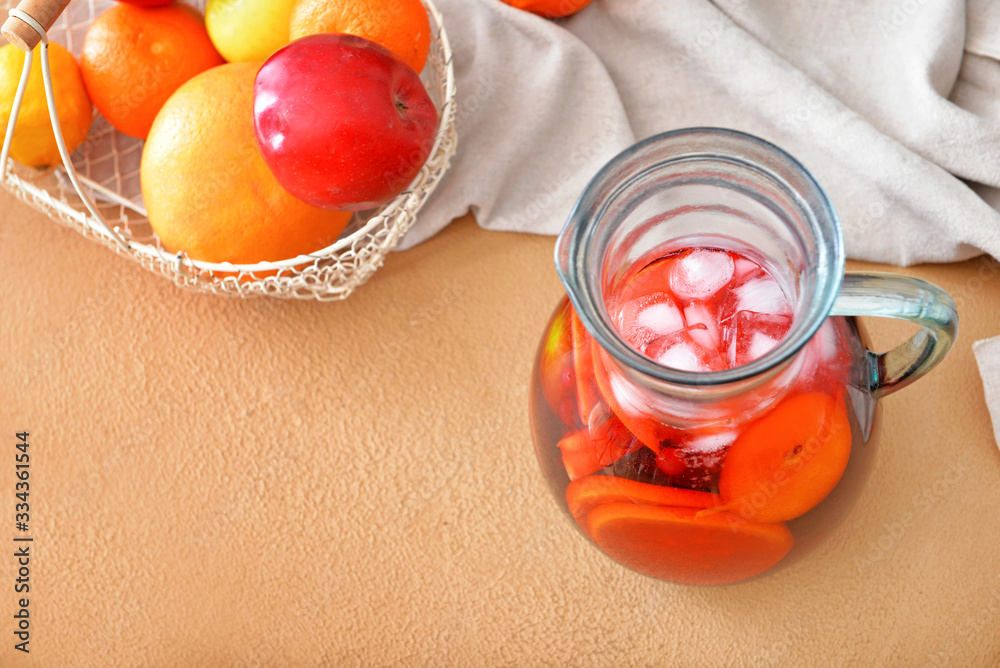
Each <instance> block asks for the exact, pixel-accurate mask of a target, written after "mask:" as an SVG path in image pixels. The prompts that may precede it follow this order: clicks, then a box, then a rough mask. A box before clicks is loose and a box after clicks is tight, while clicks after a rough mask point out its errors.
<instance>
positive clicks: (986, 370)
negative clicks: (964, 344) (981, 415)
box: [972, 336, 1000, 445]
mask: <svg viewBox="0 0 1000 668" xmlns="http://www.w3.org/2000/svg"><path fill="white" fill-rule="evenodd" d="M972 352H973V353H975V355H976V364H978V365H979V375H980V376H982V377H983V392H984V394H985V395H986V405H987V406H988V407H989V409H990V416H991V417H992V419H993V437H994V438H995V439H996V442H997V445H1000V336H997V337H994V338H992V339H986V340H984V341H976V342H975V343H974V344H973V345H972Z"/></svg>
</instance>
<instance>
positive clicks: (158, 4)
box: [118, 0, 174, 7]
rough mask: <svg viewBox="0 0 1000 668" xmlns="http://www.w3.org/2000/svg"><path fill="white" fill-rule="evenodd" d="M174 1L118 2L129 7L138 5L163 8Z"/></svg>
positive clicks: (144, 0)
mask: <svg viewBox="0 0 1000 668" xmlns="http://www.w3.org/2000/svg"><path fill="white" fill-rule="evenodd" d="M173 1H174V0H118V2H124V3H126V4H129V5H137V6H139V7H162V6H163V5H169V4H170V3H171V2H173Z"/></svg>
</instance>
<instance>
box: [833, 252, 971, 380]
mask: <svg viewBox="0 0 1000 668" xmlns="http://www.w3.org/2000/svg"><path fill="white" fill-rule="evenodd" d="M830 315H843V316H877V317H880V318H899V319H901V320H908V321H910V322H913V323H916V324H918V325H920V327H921V329H920V331H919V332H917V333H916V334H914V335H913V336H912V337H910V338H909V339H908V340H906V341H904V342H903V343H901V344H899V345H898V346H896V347H895V348H893V349H892V350H890V351H888V352H885V353H874V352H872V351H868V369H869V390H870V391H871V392H872V393H873V394H874V395H875V396H876V397H883V396H885V395H887V394H891V393H892V392H895V391H896V390H899V389H901V388H904V387H906V386H907V385H909V384H910V383H912V382H914V381H915V380H917V379H918V378H920V377H921V376H923V375H924V374H926V373H927V372H928V371H930V370H931V369H933V368H934V367H935V366H937V364H938V362H940V361H941V360H942V359H944V356H945V355H947V354H948V351H949V350H950V349H951V346H952V344H953V343H954V342H955V337H956V336H958V311H957V310H956V309H955V301H954V300H953V299H952V298H951V296H950V295H949V294H948V293H947V292H945V291H944V290H942V289H941V288H939V287H938V286H936V285H934V284H933V283H929V282H927V281H925V280H922V279H919V278H913V277H911V276H902V275H900V274H887V273H882V272H853V271H849V272H847V273H846V274H845V275H844V281H843V283H842V284H841V288H840V294H838V295H837V300H836V302H835V303H834V305H833V310H832V311H831V313H830Z"/></svg>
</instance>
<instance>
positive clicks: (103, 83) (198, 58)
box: [80, 3, 225, 139]
mask: <svg viewBox="0 0 1000 668" xmlns="http://www.w3.org/2000/svg"><path fill="white" fill-rule="evenodd" d="M224 62H225V61H224V60H223V58H222V56H220V55H219V52H218V51H216V50H215V47H214V46H212V41H211V40H210V39H209V38H208V32H207V31H206V30H205V22H204V21H203V20H202V17H201V15H200V14H199V13H198V12H196V11H195V10H194V9H192V8H191V7H188V6H187V5H183V4H174V5H168V6H166V7H138V6H134V5H126V4H121V3H119V4H116V5H115V6H113V7H111V8H109V9H108V10H107V11H105V12H103V13H102V14H101V15H100V16H98V17H97V19H96V20H95V21H94V22H93V23H92V24H91V26H90V28H89V29H88V30H87V35H86V37H84V40H83V52H82V53H81V56H80V66H81V68H82V70H83V80H84V83H86V85H87V92H88V93H90V97H91V99H92V100H93V101H94V106H96V107H97V110H98V111H100V112H101V114H102V115H103V116H104V117H105V118H106V119H108V121H109V122H110V123H111V125H113V126H115V128H117V129H118V130H120V131H121V132H124V133H125V134H127V135H132V136H133V137H138V138H139V139H145V138H146V135H147V134H148V133H149V128H150V127H151V126H152V125H153V119H154V118H156V114H157V112H159V111H160V107H162V106H163V103H164V102H166V101H167V98H169V97H170V95H171V94H172V93H173V92H174V91H175V90H177V89H178V88H179V87H180V85H181V84H182V83H184V82H185V81H187V80H188V79H190V78H191V77H193V76H194V75H196V74H198V73H199V72H204V71H205V70H207V69H209V68H210V67H215V66H216V65H221V64H222V63H224Z"/></svg>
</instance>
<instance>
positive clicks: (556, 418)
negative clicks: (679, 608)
mask: <svg viewBox="0 0 1000 668" xmlns="http://www.w3.org/2000/svg"><path fill="white" fill-rule="evenodd" d="M617 286H618V287H617V288H616V289H615V290H613V291H611V292H610V293H609V294H608V295H607V296H606V298H605V306H606V308H607V312H608V315H609V317H610V319H611V321H612V322H613V324H614V326H615V329H616V330H617V332H618V334H619V335H620V336H621V338H622V339H623V340H625V341H627V342H628V343H629V344H630V345H631V346H632V347H633V348H635V350H637V351H638V352H640V353H641V354H643V355H645V356H646V357H648V358H649V359H651V360H653V361H655V362H657V363H658V364H660V365H662V366H664V367H668V368H672V369H677V370H681V371H688V372H711V371H720V370H724V369H731V368H734V367H737V366H741V365H744V364H748V363H750V362H752V361H754V360H756V359H758V358H760V357H762V356H764V355H766V354H767V353H769V352H770V351H771V350H773V349H774V348H775V347H776V346H778V345H779V343H780V342H781V340H782V338H783V337H784V336H785V335H786V334H787V333H788V331H789V329H790V328H791V326H792V324H793V319H794V312H795V309H794V304H793V302H792V299H791V298H790V297H789V295H788V293H787V292H786V290H785V288H784V287H783V286H782V285H781V283H780V282H779V281H778V280H777V279H776V278H775V276H774V274H772V272H770V271H769V270H768V269H767V267H766V266H764V263H762V262H759V261H758V260H756V259H754V256H753V254H752V253H751V252H749V251H747V252H740V251H736V250H733V249H731V248H726V247H724V246H722V245H720V246H719V247H715V246H712V245H706V244H699V245H697V246H695V247H688V248H683V249H680V250H676V251H672V252H669V253H666V254H663V255H660V256H657V257H653V258H648V259H645V260H643V261H641V262H639V263H636V266H634V267H632V268H631V269H630V270H629V271H628V272H626V274H625V275H624V277H623V278H622V279H621V280H619V281H618V283H617ZM860 338H862V337H861V335H860V334H859V333H858V332H857V330H856V324H855V323H854V321H853V320H849V319H844V318H828V319H827V320H826V322H825V323H824V324H823V326H822V328H821V329H820V331H819V332H818V333H817V334H816V335H815V336H814V337H813V338H812V339H811V340H810V341H809V343H808V344H807V345H806V347H805V348H804V349H802V350H801V351H800V352H799V353H798V357H797V359H796V361H795V365H796V366H795V367H794V369H795V373H794V374H793V375H792V377H791V378H790V380H789V381H788V383H787V385H786V386H783V387H782V388H781V393H780V396H778V397H776V399H775V401H774V404H773V405H771V406H768V408H767V410H766V411H764V412H763V413H761V414H760V415H751V416H747V415H743V414H738V415H731V416H723V418H722V419H713V420H711V421H707V422H706V423H704V424H697V423H695V424H692V423H690V422H687V423H684V422H683V421H675V420H673V419H671V416H670V415H665V414H663V413H662V412H661V413H657V411H656V410H653V409H651V408H649V407H648V406H643V405H642V398H641V396H640V397H638V398H637V395H636V393H635V392H634V391H633V388H630V387H629V386H628V384H627V383H626V382H625V381H623V380H622V379H621V378H619V377H617V376H616V375H615V373H614V370H613V369H612V368H609V362H608V360H609V358H608V357H607V356H606V355H605V354H602V351H601V350H600V348H599V347H598V346H597V345H596V344H595V343H594V342H593V340H592V339H591V337H590V335H589V333H588V332H587V330H586V329H585V327H584V326H583V323H582V322H581V321H580V319H579V318H578V317H577V316H576V313H575V312H574V310H573V307H572V305H571V304H570V303H569V301H568V300H565V299H564V300H563V302H562V303H561V304H560V306H559V308H558V309H557V311H556V314H555V315H554V317H553V319H552V321H551V323H550V325H549V328H548V330H547V333H546V336H545V338H544V339H543V345H542V348H541V350H540V352H539V356H538V359H537V362H536V372H535V382H534V384H533V393H532V424H533V427H534V432H535V442H536V447H537V450H538V455H539V460H540V462H541V464H542V467H543V469H544V471H545V473H546V475H547V478H548V480H549V482H550V484H551V485H552V486H553V491H554V492H555V493H556V495H557V497H559V498H560V499H564V500H565V503H566V509H567V510H568V511H569V513H570V514H571V515H572V516H573V517H574V519H575V520H576V522H577V523H578V525H579V526H580V528H581V529H582V530H583V531H584V533H585V534H587V536H589V537H590V538H591V539H592V540H593V541H594V542H596V543H597V544H598V546H600V547H601V549H602V550H604V552H606V553H607V554H608V555H610V556H611V557H613V558H614V559H616V560H617V561H619V562H621V563H623V564H625V565H627V566H630V567H632V568H634V569H636V570H638V571H640V572H643V573H647V574H649V575H653V576H655V577H659V578H663V579H667V580H672V581H675V582H683V583H689V584H723V583H728V582H735V581H738V580H742V579H745V578H748V577H752V576H753V575H756V574H758V573H761V572H763V571H766V570H768V569H769V568H771V567H772V566H774V565H776V564H777V563H779V562H780V561H782V560H783V559H784V557H785V556H786V555H787V554H788V553H789V551H790V550H791V549H792V547H793V545H794V544H795V542H796V540H809V539H810V537H811V536H812V534H813V528H812V523H811V522H810V521H808V520H807V519H806V517H805V516H807V515H809V516H810V517H814V516H815V517H816V518H817V521H822V522H824V523H827V524H828V523H829V522H830V519H831V512H833V511H831V510H830V509H825V510H824V506H827V505H828V504H826V503H825V500H826V499H827V498H828V497H830V496H832V495H834V494H833V493H834V490H835V488H840V487H844V488H845V489H844V490H840V489H838V492H839V493H849V491H848V490H850V489H853V488H856V487H858V485H855V484H847V485H843V484H841V480H842V478H844V477H845V471H847V470H848V463H849V461H850V460H851V446H852V441H853V440H854V435H853V433H852V432H853V431H857V420H856V419H855V418H854V417H853V416H852V415H851V413H852V412H853V411H849V397H848V396H847V388H848V387H850V386H852V384H854V383H856V381H857V376H858V370H857V368H856V365H855V364H854V363H853V360H856V359H858V358H859V352H858V351H857V350H855V349H854V348H855V347H856V345H850V344H849V343H846V342H850V341H858V340H860ZM861 357H863V356H861ZM863 440H864V439H861V441H862V442H863ZM834 496H835V495H834Z"/></svg>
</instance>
